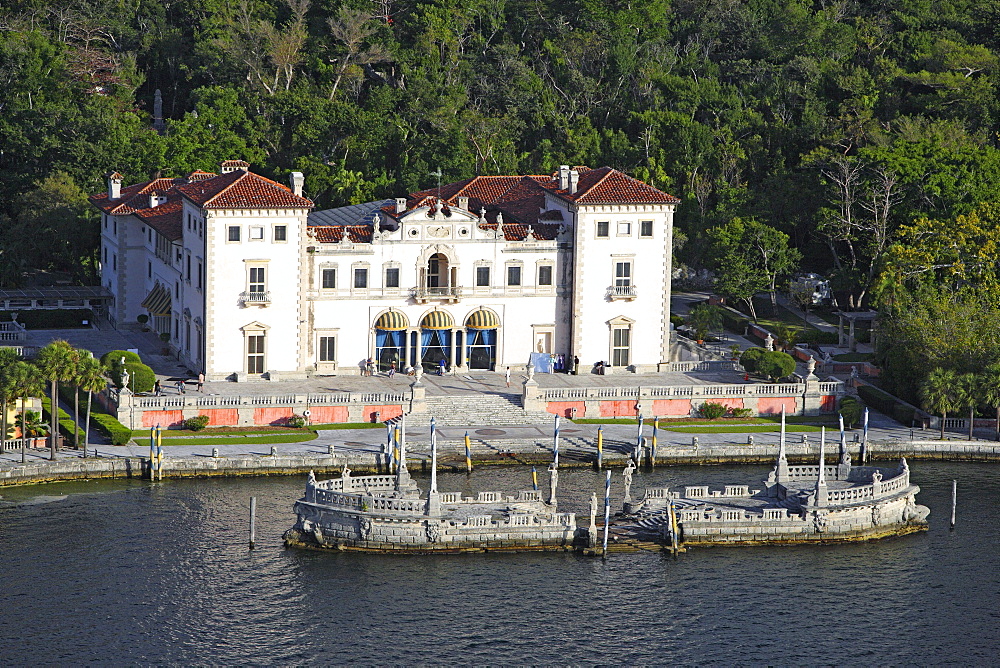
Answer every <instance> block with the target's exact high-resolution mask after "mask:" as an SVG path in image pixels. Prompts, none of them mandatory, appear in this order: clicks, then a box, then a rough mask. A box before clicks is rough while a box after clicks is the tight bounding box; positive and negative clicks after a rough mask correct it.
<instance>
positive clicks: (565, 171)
mask: <svg viewBox="0 0 1000 668" xmlns="http://www.w3.org/2000/svg"><path fill="white" fill-rule="evenodd" d="M567 188H569V165H559V190H566V189H567Z"/></svg>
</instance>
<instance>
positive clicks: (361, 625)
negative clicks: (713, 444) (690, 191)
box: [0, 463, 1000, 665]
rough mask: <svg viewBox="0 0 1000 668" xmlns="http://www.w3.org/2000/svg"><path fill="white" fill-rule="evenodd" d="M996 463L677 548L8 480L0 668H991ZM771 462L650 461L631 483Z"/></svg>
mask: <svg viewBox="0 0 1000 668" xmlns="http://www.w3.org/2000/svg"><path fill="white" fill-rule="evenodd" d="M998 472H1000V469H998V468H996V467H993V466H989V465H957V464H956V465H948V464H921V463H916V464H914V466H913V478H914V480H915V482H917V484H919V485H920V486H921V487H922V488H923V492H922V494H921V495H920V497H919V500H920V501H921V503H923V504H925V505H928V506H930V507H931V511H932V512H931V530H930V532H929V533H926V534H918V535H914V536H907V537H903V538H899V539H893V540H887V541H882V542H875V543H870V544H857V545H841V546H831V547H784V548H743V549H725V548H715V549H701V550H692V551H691V552H688V553H686V554H683V555H680V557H679V558H678V559H676V560H675V559H673V558H671V557H668V556H664V555H660V554H653V553H648V554H626V555H618V554H613V555H611V558H610V559H608V560H607V561H601V560H600V559H591V558H585V557H580V556H576V555H572V554H520V555H458V556H408V557H407V556H379V555H360V554H318V553H312V552H300V551H295V550H286V549H285V548H284V547H282V545H281V534H282V532H283V531H284V530H285V529H286V528H288V527H289V526H290V525H291V524H292V522H293V519H294V518H293V517H292V515H291V504H292V502H293V501H294V499H295V498H297V497H298V496H299V495H300V493H301V490H302V486H303V480H302V479H287V478H271V479H263V478H261V479H245V480H213V481H180V482H174V481H166V482H163V483H158V484H156V485H153V486H151V485H150V484H149V483H144V482H135V483H129V482H110V483H109V482H93V483H66V484H58V485H47V486H40V487H33V488H19V489H3V490H0V495H2V496H3V501H2V506H3V507H0V567H2V574H0V578H2V583H3V589H2V591H3V594H2V599H0V600H2V606H0V664H2V665H35V664H57V665H77V664H84V663H90V664H115V665H121V664H194V663H197V664H310V665H314V664H414V663H449V664H455V663H460V664H470V663H475V664H487V663H488V664H496V663H508V664H509V663H514V664H527V663H531V664H542V663H544V664H594V663H614V664H664V663H670V664H676V663H684V664H727V665H731V664H786V665H787V664H820V663H824V664H880V665H883V664H885V665H903V664H921V665H926V664H932V663H933V664H961V665H982V664H993V663H996V662H997V661H998V659H997V657H998V656H1000V634H998V632H997V631H998V629H1000V618H998V617H1000V615H998V612H997V610H998V608H1000V568H998V566H1000V563H998V562H1000V557H998V551H997V528H998V525H1000V522H998V519H1000V510H998V508H1000V483H998V481H997V473H998ZM765 473H766V469H764V468H762V467H727V468H714V469H706V468H685V469H678V468H674V469H661V470H657V471H656V472H655V473H652V474H637V475H636V486H635V488H639V489H641V487H642V486H643V484H677V483H680V482H686V483H688V484H696V483H700V482H707V483H710V484H715V485H719V484H722V483H723V482H730V483H743V482H755V481H758V480H761V479H762V478H763V476H764V475H765ZM529 476H530V473H529V472H527V471H525V470H521V469H503V470H486V471H483V472H477V473H475V474H474V475H473V476H472V477H471V478H467V477H466V476H464V475H442V476H441V481H440V486H441V488H442V490H443V491H454V490H462V491H466V492H472V491H474V490H479V489H506V490H514V489H518V488H524V487H527V485H526V484H525V483H528V482H529V481H530V477H529ZM952 478H956V479H957V480H958V484H959V518H958V528H957V529H956V530H955V531H954V532H950V531H949V530H948V515H949V512H950V510H949V508H950V494H951V479H952ZM615 482H616V483H617V485H616V492H617V496H618V497H619V498H618V501H619V503H620V494H621V492H620V474H619V475H617V476H616V480H615ZM601 484H602V481H601V478H600V477H599V476H598V474H596V473H593V472H590V471H566V472H563V474H562V475H561V476H560V489H561V495H560V496H561V498H560V501H561V503H562V505H563V507H564V508H565V509H568V510H575V511H577V512H580V513H583V512H585V509H586V508H587V499H588V497H589V494H590V491H591V490H592V489H593V490H596V489H599V488H600V486H601ZM62 495H66V498H59V497H61V496H62ZM250 496H256V497H257V498H258V520H257V524H258V546H257V549H256V550H255V551H253V552H250V551H248V550H247V515H248V511H247V506H248V499H249V497H250Z"/></svg>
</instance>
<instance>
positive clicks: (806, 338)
mask: <svg viewBox="0 0 1000 668" xmlns="http://www.w3.org/2000/svg"><path fill="white" fill-rule="evenodd" d="M799 342H800V343H820V344H835V343H837V333H836V332H821V331H820V330H818V329H813V328H812V327H808V328H806V329H805V330H804V331H803V332H802V333H801V334H799Z"/></svg>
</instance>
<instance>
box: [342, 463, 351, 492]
mask: <svg viewBox="0 0 1000 668" xmlns="http://www.w3.org/2000/svg"><path fill="white" fill-rule="evenodd" d="M340 477H341V478H350V477H351V469H349V468H347V462H344V470H343V471H341V472H340ZM345 491H346V490H345Z"/></svg>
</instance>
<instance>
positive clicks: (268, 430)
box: [132, 426, 311, 440]
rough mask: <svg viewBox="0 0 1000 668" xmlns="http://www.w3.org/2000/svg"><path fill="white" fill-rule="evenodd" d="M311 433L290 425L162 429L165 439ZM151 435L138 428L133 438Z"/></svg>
mask: <svg viewBox="0 0 1000 668" xmlns="http://www.w3.org/2000/svg"><path fill="white" fill-rule="evenodd" d="M308 433H311V432H309V431H307V430H305V429H292V428H290V427H269V426H257V427H207V428H205V429H202V430H200V431H191V430H190V429H162V430H161V431H160V434H161V438H163V439H164V440H166V439H169V438H188V437H191V436H198V437H200V438H206V437H210V436H268V435H271V436H273V435H277V434H285V435H291V434H308ZM148 436H149V429H136V430H134V431H133V432H132V438H136V439H139V438H144V437H148Z"/></svg>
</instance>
